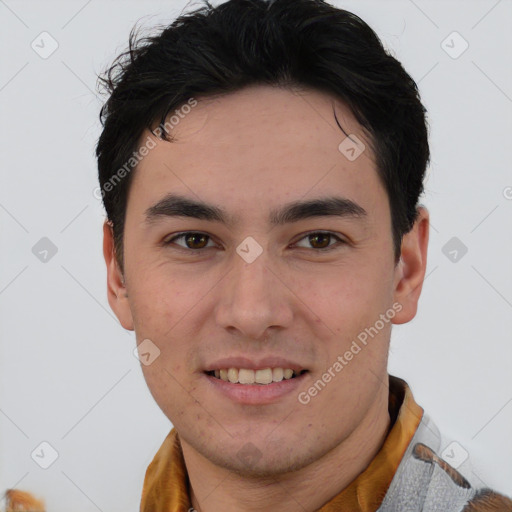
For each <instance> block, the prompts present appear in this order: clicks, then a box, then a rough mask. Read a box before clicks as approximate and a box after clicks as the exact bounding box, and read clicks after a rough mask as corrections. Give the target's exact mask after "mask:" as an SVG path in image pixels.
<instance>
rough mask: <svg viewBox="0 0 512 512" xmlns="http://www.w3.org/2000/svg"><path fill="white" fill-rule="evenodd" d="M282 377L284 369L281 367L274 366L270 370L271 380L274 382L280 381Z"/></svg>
mask: <svg viewBox="0 0 512 512" xmlns="http://www.w3.org/2000/svg"><path fill="white" fill-rule="evenodd" d="M283 377H284V370H283V369H282V368H274V369H273V370H272V380H273V381H274V382H281V381H282V380H283Z"/></svg>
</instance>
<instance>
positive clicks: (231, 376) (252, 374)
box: [214, 368, 296, 384]
mask: <svg viewBox="0 0 512 512" xmlns="http://www.w3.org/2000/svg"><path fill="white" fill-rule="evenodd" d="M294 374H295V372H294V371H293V370H292V369H291V368H265V369H263V370H250V369H247V368H221V369H219V370H215V371H214V375H215V377H217V378H218V379H221V380H223V381H225V382H231V383H232V384H236V383H240V384H270V383H272V382H281V381H282V380H283V379H285V380H287V379H291V378H292V377H293V376H294ZM295 375H296V374H295Z"/></svg>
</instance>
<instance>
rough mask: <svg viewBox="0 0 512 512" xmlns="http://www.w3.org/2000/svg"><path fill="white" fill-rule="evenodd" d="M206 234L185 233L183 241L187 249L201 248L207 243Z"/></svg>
mask: <svg viewBox="0 0 512 512" xmlns="http://www.w3.org/2000/svg"><path fill="white" fill-rule="evenodd" d="M208 238H209V237H208V235H203V234H202V233H187V234H186V235H185V243H186V244H187V247H188V248H189V249H202V248H203V247H205V246H206V244H207V243H208Z"/></svg>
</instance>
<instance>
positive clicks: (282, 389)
mask: <svg viewBox="0 0 512 512" xmlns="http://www.w3.org/2000/svg"><path fill="white" fill-rule="evenodd" d="M307 374H308V372H304V373H303V374H301V375H299V376H297V377H294V378H293V379H283V380H282V381H280V382H272V383H270V384H238V383H237V384H233V383H232V382H226V381H225V380H222V379H218V378H217V377H213V376H211V375H208V374H204V375H205V377H206V378H207V379H208V380H209V382H210V383H211V385H212V386H214V388H215V389H216V390H217V391H219V392H220V393H222V394H223V395H225V396H227V397H228V398H230V399H231V400H232V401H234V402H237V403H239V404H245V405H265V404H272V403H275V402H277V401H279V400H280V399H281V398H283V397H285V396H286V395H289V394H290V393H293V392H294V391H296V390H297V388H298V387H300V386H301V384H302V383H303V381H304V378H305V377H306V375H307Z"/></svg>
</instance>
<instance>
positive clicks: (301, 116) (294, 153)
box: [128, 86, 386, 210]
mask: <svg viewBox="0 0 512 512" xmlns="http://www.w3.org/2000/svg"><path fill="white" fill-rule="evenodd" d="M189 105H194V106H191V107H190V108H189V107H187V108H183V109H181V110H180V108H177V109H175V111H174V112H172V113H171V115H170V117H169V119H170V120H171V121H172V123H171V125H172V127H171V128H170V130H169V134H170V135H171V136H172V138H173V141H172V142H167V141H162V140H158V139H156V138H154V137H153V136H152V135H151V134H150V132H149V131H147V132H145V133H144V135H143V137H142V140H146V138H147V137H148V136H150V137H152V138H153V139H154V141H155V143H154V148H153V149H151V150H150V151H149V152H148V154H147V155H146V156H145V157H144V158H143V159H142V160H141V162H140V163H139V164H138V166H137V169H136V171H135V175H134V177H133V181H132V184H131V187H130V194H129V201H128V204H130V201H132V196H136V197H138V200H137V201H138V202H142V203H144V204H145V205H146V206H147V205H148V204H149V203H154V202H156V201H157V200H158V199H159V198H161V197H162V196H163V195H165V194H166V193H168V192H169V191H172V192H177V193H181V194H186V195H189V196H192V197H193V196H196V197H195V198H196V199H197V198H201V199H205V200H209V201H210V202H218V203H222V204H230V205H231V206H232V207H233V208H234V209H236V208H244V209H248V208H249V209H250V208H252V209H258V208H259V209H261V208H262V207H264V206H265V205H266V204H268V205H270V203H272V202H274V203H277V202H279V201H281V202H282V201H286V202H289V201H292V200H297V199H299V198H307V196H308V195H309V196H311V197H313V196H318V195H324V196H325V195H332V192H333V191H335V192H337V193H339V194H341V195H344V196H346V197H349V196H352V197H349V198H351V199H354V200H355V199H359V200H361V199H362V198H363V197H364V196H366V204H367V206H368V207H369V209H370V210H371V204H368V203H369V202H370V203H371V202H372V201H374V200H375V197H374V196H379V195H381V196H382V195H383V194H384V199H385V197H386V196H385V192H384V190H383V188H382V187H381V185H380V180H379V178H378V176H377V173H376V166H375V160H374V156H373V154H372V152H371V150H370V147H369V146H370V144H369V139H368V137H367V135H366V134H365V132H364V131H363V129H362V127H361V126H360V125H359V123H358V122H357V121H356V120H355V118H354V116H353V115H352V113H351V112H350V109H348V108H347V107H346V106H345V105H344V104H343V103H342V102H340V101H339V100H336V99H334V98H333V97H332V96H330V95H328V94H325V93H322V92H320V91H316V90H310V89H303V90H298V89H295V90H290V89H285V88H277V87H271V86H251V87H247V88H245V89H242V90H239V91H236V92H235V93H230V94H226V95H221V96H214V97H208V98H197V99H196V101H195V102H193V103H189ZM171 118H172V119H171ZM337 122H339V124H340V125H341V127H342V128H343V130H344V131H342V129H340V126H338V124H337ZM171 125H169V123H168V126H171ZM344 132H345V133H344ZM346 134H348V135H349V137H348V138H347V135H346ZM354 140H355V141H356V144H355V145H354V143H353V141H354ZM357 141H359V142H357ZM360 143H363V144H364V151H362V153H361V154H359V156H357V154H356V157H357V158H355V159H353V158H349V157H351V156H353V154H352V155H351V154H350V153H349V154H348V156H347V154H346V153H344V152H343V151H344V150H346V147H347V145H348V146H352V147H354V148H355V151H358V150H359V149H362V148H363V146H361V144H360ZM340 145H341V146H340ZM381 199H382V198H381ZM132 202H133V201H132ZM359 202H360V201H359Z"/></svg>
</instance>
